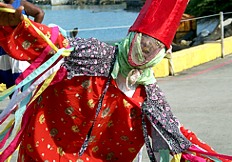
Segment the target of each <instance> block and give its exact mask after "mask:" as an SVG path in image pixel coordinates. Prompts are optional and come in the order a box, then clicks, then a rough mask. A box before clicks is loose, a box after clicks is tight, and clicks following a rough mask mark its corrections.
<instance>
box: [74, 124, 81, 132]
mask: <svg viewBox="0 0 232 162" xmlns="http://www.w3.org/2000/svg"><path fill="white" fill-rule="evenodd" d="M72 131H73V132H74V133H78V132H80V129H79V128H78V126H77V125H73V126H72Z"/></svg>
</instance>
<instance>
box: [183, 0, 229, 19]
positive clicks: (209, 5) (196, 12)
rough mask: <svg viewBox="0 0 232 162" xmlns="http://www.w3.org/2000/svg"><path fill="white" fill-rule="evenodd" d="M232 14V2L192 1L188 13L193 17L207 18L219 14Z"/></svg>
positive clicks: (216, 0)
mask: <svg viewBox="0 0 232 162" xmlns="http://www.w3.org/2000/svg"><path fill="white" fill-rule="evenodd" d="M221 11H222V12H231V11H232V0H190V2H189V4H188V6H187V9H186V13H187V14H190V15H193V16H196V17H198V16H207V15H212V14H217V13H219V12H221Z"/></svg>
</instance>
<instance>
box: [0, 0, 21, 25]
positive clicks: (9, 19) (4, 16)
mask: <svg viewBox="0 0 232 162" xmlns="http://www.w3.org/2000/svg"><path fill="white" fill-rule="evenodd" d="M0 8H12V6H11V5H8V4H5V3H1V2H0ZM22 10H23V6H20V7H19V8H18V9H16V12H15V13H9V12H4V11H1V10H0V25H1V26H17V25H18V24H19V23H20V22H21V21H22V20H23V15H22Z"/></svg>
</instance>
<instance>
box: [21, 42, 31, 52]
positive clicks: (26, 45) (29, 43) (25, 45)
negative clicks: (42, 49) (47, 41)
mask: <svg viewBox="0 0 232 162" xmlns="http://www.w3.org/2000/svg"><path fill="white" fill-rule="evenodd" d="M30 46H31V42H29V41H28V40H25V41H24V42H23V43H22V47H23V48H24V49H25V50H27V49H28V48H30Z"/></svg>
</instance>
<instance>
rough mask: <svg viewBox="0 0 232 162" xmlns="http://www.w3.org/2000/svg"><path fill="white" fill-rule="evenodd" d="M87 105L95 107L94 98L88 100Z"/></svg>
mask: <svg viewBox="0 0 232 162" xmlns="http://www.w3.org/2000/svg"><path fill="white" fill-rule="evenodd" d="M87 105H88V106H89V107H90V108H91V109H93V108H94V106H95V104H94V101H93V99H90V100H89V101H88V102H87Z"/></svg>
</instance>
